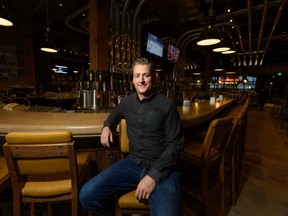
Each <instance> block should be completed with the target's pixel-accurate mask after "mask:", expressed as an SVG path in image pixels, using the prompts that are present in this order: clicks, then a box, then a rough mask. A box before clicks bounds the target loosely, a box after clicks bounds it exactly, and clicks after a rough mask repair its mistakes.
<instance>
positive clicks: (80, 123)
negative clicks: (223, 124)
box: [0, 99, 233, 137]
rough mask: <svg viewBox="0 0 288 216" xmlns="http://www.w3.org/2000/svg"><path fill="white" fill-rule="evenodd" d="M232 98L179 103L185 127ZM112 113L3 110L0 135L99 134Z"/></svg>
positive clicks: (220, 107)
mask: <svg viewBox="0 0 288 216" xmlns="http://www.w3.org/2000/svg"><path fill="white" fill-rule="evenodd" d="M232 102H233V100H225V99H224V100H222V101H219V102H215V103H214V104H211V103H209V101H203V102H198V103H191V105H190V106H179V107H178V111H179V114H180V118H181V121H182V126H183V127H188V126H193V125H196V124H198V123H201V122H203V121H206V120H208V119H209V118H212V117H213V116H214V115H216V114H217V113H219V112H220V111H221V110H223V109H225V108H226V107H228V106H229V105H230V104H232ZM108 115H109V113H49V112H25V111H11V110H0V135H1V134H2V135H5V134H7V133H8V132H11V131H37V130H70V131H71V132H72V133H73V135H74V136H76V137H77V136H79V137H85V136H99V135H100V133H101V129H102V126H103V122H104V121H105V119H106V118H107V117H108Z"/></svg>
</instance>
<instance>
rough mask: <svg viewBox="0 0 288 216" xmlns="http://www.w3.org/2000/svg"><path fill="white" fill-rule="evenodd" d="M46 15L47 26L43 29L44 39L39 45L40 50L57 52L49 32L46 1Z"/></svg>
mask: <svg viewBox="0 0 288 216" xmlns="http://www.w3.org/2000/svg"><path fill="white" fill-rule="evenodd" d="M46 16H47V28H46V31H45V39H44V42H43V44H42V46H41V50H42V51H44V52H50V53H57V52H58V50H57V49H56V45H55V42H54V41H53V40H52V37H51V32H50V28H49V19H48V1H47V4H46Z"/></svg>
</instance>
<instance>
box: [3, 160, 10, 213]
mask: <svg viewBox="0 0 288 216" xmlns="http://www.w3.org/2000/svg"><path fill="white" fill-rule="evenodd" d="M10 186H11V182H10V176H9V171H8V167H7V164H6V160H5V158H4V157H3V156H0V197H1V201H0V215H1V213H2V208H3V209H4V208H8V207H9V208H10V207H11V206H12V201H11V199H10V198H9V199H8V198H7V194H4V190H6V189H8V188H9V187H10ZM2 192H3V193H2ZM7 193H10V191H8V190H7ZM3 195H4V196H5V199H2V197H3Z"/></svg>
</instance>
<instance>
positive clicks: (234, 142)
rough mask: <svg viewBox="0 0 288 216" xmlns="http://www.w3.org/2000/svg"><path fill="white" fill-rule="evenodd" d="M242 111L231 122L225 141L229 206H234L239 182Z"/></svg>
mask: <svg viewBox="0 0 288 216" xmlns="http://www.w3.org/2000/svg"><path fill="white" fill-rule="evenodd" d="M243 115H244V111H241V112H240V113H238V115H237V116H235V118H234V120H233V126H232V129H231V132H230V135H229V138H228V140H227V144H226V151H225V158H224V160H225V167H224V168H225V171H227V172H228V175H229V176H228V179H229V189H230V201H231V205H233V206H234V205H235V203H236V200H237V197H238V193H239V182H240V163H241V158H242V157H241V154H242V153H241V146H240V145H241V143H240V140H241V139H240V136H241V119H242V118H243Z"/></svg>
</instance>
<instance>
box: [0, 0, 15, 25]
mask: <svg viewBox="0 0 288 216" xmlns="http://www.w3.org/2000/svg"><path fill="white" fill-rule="evenodd" d="M0 25H1V26H13V22H12V16H11V13H10V11H9V9H8V8H7V7H6V6H5V5H4V3H3V2H1V5H0Z"/></svg>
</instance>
